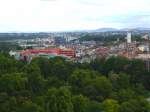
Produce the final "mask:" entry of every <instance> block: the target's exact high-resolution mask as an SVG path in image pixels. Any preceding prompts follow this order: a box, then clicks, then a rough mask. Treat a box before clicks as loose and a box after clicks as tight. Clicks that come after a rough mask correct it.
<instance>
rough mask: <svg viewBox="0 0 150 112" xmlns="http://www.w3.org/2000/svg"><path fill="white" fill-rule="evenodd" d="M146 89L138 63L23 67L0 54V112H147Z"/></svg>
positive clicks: (55, 62) (148, 78) (147, 80)
mask: <svg viewBox="0 0 150 112" xmlns="http://www.w3.org/2000/svg"><path fill="white" fill-rule="evenodd" d="M149 85H150V73H149V72H148V71H147V70H146V67H145V62H143V61H141V60H128V59H126V58H122V57H111V58H109V59H96V60H94V61H92V62H91V63H82V64H81V63H75V62H70V61H65V60H64V59H61V58H59V57H57V58H54V59H51V60H48V59H43V58H37V59H34V60H33V61H32V62H31V63H30V64H29V63H25V62H21V61H16V60H14V59H13V57H10V56H8V55H6V54H1V55H0V112H150V104H149V102H148V99H149V90H150V86H149Z"/></svg>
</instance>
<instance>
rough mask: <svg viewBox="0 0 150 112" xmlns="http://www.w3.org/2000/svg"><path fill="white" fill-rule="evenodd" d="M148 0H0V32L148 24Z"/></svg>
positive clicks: (149, 4)
mask: <svg viewBox="0 0 150 112" xmlns="http://www.w3.org/2000/svg"><path fill="white" fill-rule="evenodd" d="M149 6H150V1H149V0H136V1H131V0H105V1H104V0H92V1H91V0H13V1H10V0H5V1H4V0H0V32H13V31H20V32H28V31H29V32H35V31H40V32H43V31H74V30H92V29H98V28H105V27H108V28H119V29H121V28H136V27H146V28H148V27H149V26H150V22H149V21H150V7H149Z"/></svg>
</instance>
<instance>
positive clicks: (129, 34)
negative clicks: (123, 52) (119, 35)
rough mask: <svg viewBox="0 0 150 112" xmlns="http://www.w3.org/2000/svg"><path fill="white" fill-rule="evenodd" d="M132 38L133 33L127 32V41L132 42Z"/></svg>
mask: <svg viewBox="0 0 150 112" xmlns="http://www.w3.org/2000/svg"><path fill="white" fill-rule="evenodd" d="M131 42H132V39H131V33H127V43H131Z"/></svg>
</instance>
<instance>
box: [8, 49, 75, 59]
mask: <svg viewBox="0 0 150 112" xmlns="http://www.w3.org/2000/svg"><path fill="white" fill-rule="evenodd" d="M12 54H13V55H14V57H15V58H16V59H17V60H23V61H27V62H30V61H31V60H32V59H33V58H36V57H45V58H53V57H56V56H61V57H64V58H67V59H71V58H75V51H74V50H73V49H60V48H50V49H42V50H37V49H35V50H23V51H18V52H15V53H12V51H11V52H10V55H12Z"/></svg>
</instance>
